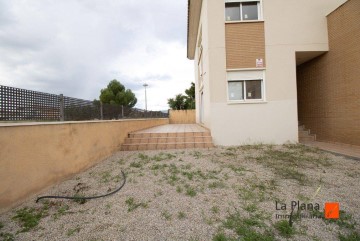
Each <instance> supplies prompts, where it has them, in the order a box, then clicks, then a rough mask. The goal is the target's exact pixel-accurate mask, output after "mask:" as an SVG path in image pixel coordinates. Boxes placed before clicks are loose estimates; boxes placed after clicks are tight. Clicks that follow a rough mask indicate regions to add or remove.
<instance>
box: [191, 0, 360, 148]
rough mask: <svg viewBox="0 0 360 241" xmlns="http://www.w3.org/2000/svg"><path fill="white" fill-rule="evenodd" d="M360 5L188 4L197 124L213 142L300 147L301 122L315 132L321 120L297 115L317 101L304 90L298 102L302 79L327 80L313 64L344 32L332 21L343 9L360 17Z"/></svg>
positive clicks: (353, 0)
mask: <svg viewBox="0 0 360 241" xmlns="http://www.w3.org/2000/svg"><path fill="white" fill-rule="evenodd" d="M359 2H360V1H357V0H350V1H346V0H316V1H314V0H302V1H298V0H189V5H188V52H187V56H188V58H189V59H191V60H194V66H195V78H196V83H195V87H196V110H197V114H196V118H197V122H198V123H201V124H203V125H204V126H205V127H207V128H209V129H210V130H211V132H212V136H213V141H214V143H215V144H216V145H241V144H254V143H259V142H261V143H273V144H282V143H285V142H288V141H290V142H297V141H298V125H299V121H300V122H302V121H303V122H304V123H303V124H305V125H309V126H308V128H311V126H310V124H309V123H310V122H315V120H314V119H311V117H309V115H307V114H305V112H306V113H308V112H309V110H308V109H306V108H308V105H303V107H299V112H298V103H310V102H311V101H312V99H311V96H307V95H308V94H309V93H310V92H309V91H308V90H306V89H304V88H303V87H299V89H300V90H299V91H300V92H299V96H301V98H302V99H301V100H298V86H299V84H298V82H299V81H298V80H297V78H299V79H301V82H302V83H304V84H305V85H307V84H306V83H305V82H306V81H309V77H308V76H310V75H311V76H312V78H313V79H316V78H319V79H322V77H319V76H318V75H317V74H316V73H313V72H312V70H309V69H312V68H314V66H311V67H306V66H308V65H310V64H309V63H311V62H314V61H315V62H316V61H317V60H316V59H319V58H323V56H324V55H326V54H329V53H330V51H329V50H331V49H330V47H331V44H330V45H329V39H330V40H331V39H332V36H330V37H329V33H330V34H332V33H333V32H334V33H336V31H337V30H334V31H333V32H332V31H331V30H329V31H328V19H332V18H336V17H332V16H333V15H336V11H337V10H338V9H341V8H343V6H342V5H343V4H344V3H346V4H344V5H347V4H353V5H355V6H354V7H355V8H357V9H355V10H351V11H353V12H354V14H353V15H356V14H358V13H359V12H360V11H359V4H358V3H359ZM334 11H335V12H334ZM356 12H357V13H356ZM329 14H330V15H329ZM328 15H329V16H328ZM340 15H341V14H340ZM353 17H354V18H357V16H353ZM358 20H360V19H358ZM329 21H330V22H331V21H332V20H329ZM334 21H336V20H334ZM334 24H335V25H336V26H335V28H336V27H338V26H337V25H338V24H337V23H334ZM330 26H331V25H330ZM355 28H356V27H355ZM357 31H358V30H357ZM355 58H356V57H355ZM358 60H359V58H358V57H357V61H358ZM320 62H321V61H320ZM316 63H317V65H319V64H320V65H321V63H318V62H316ZM357 63H358V62H356V63H355V65H356V64H357ZM323 64H325V65H326V64H327V63H326V61H325V62H324V63H323ZM358 69H360V68H358ZM314 75H316V76H317V77H314ZM358 76H359V75H358ZM356 81H357V83H359V78H357V80H356ZM302 86H303V85H302ZM357 93H359V91H358V92H357ZM355 95H356V94H355ZM357 103H358V104H359V99H357ZM305 106H306V107H305ZM309 108H311V107H309ZM316 108H319V107H316ZM358 109H360V108H358ZM303 110H304V111H303ZM299 117H301V118H299ZM355 118H357V117H355ZM358 120H359V119H358ZM349 123H350V122H349ZM357 123H358V125H360V124H359V123H360V121H358V122H357ZM358 130H360V129H358ZM319 137H320V136H319ZM320 139H321V138H320ZM324 140H325V139H324ZM334 140H335V139H334ZM335 141H336V140H335ZM341 142H343V143H346V140H343V139H341ZM352 143H354V144H356V143H357V142H356V141H355V142H352Z"/></svg>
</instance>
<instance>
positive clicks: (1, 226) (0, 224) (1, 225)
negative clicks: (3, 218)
mask: <svg viewBox="0 0 360 241" xmlns="http://www.w3.org/2000/svg"><path fill="white" fill-rule="evenodd" d="M3 227H4V224H3V223H2V222H0V230H1V229H2V228H3Z"/></svg>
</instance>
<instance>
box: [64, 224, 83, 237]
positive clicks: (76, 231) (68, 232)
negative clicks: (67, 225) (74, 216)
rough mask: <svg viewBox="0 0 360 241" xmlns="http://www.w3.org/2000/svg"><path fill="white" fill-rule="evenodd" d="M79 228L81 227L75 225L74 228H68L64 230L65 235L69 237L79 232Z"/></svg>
mask: <svg viewBox="0 0 360 241" xmlns="http://www.w3.org/2000/svg"><path fill="white" fill-rule="evenodd" d="M80 229H81V228H80V227H79V226H77V227H76V228H72V229H69V230H68V231H67V232H66V235H67V236H68V237H70V236H72V235H74V234H75V233H78V232H80Z"/></svg>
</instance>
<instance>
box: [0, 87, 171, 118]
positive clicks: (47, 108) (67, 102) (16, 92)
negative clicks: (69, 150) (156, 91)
mask: <svg viewBox="0 0 360 241" xmlns="http://www.w3.org/2000/svg"><path fill="white" fill-rule="evenodd" d="M168 116H169V115H168V113H164V112H161V111H145V110H141V109H136V108H130V107H126V106H119V105H110V104H103V103H101V102H100V101H90V100H82V99H77V98H73V97H67V96H63V95H55V94H48V93H42V92H38V91H32V90H25V89H19V88H14V87H8V86H2V85H0V121H81V120H117V119H124V118H168Z"/></svg>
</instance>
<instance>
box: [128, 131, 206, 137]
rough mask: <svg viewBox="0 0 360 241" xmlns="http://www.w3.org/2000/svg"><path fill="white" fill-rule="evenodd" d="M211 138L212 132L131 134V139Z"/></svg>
mask: <svg viewBox="0 0 360 241" xmlns="http://www.w3.org/2000/svg"><path fill="white" fill-rule="evenodd" d="M194 136H211V133H210V132H169V133H130V134H129V138H149V137H158V138H159V137H194Z"/></svg>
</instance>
